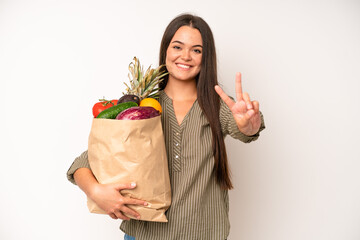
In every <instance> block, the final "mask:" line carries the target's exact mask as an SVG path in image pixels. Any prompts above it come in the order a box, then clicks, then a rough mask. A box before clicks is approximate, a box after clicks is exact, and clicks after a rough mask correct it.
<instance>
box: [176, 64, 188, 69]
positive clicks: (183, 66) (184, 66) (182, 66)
mask: <svg viewBox="0 0 360 240" xmlns="http://www.w3.org/2000/svg"><path fill="white" fill-rule="evenodd" d="M177 65H178V66H179V67H181V68H186V69H188V68H190V66H186V65H182V64H177Z"/></svg>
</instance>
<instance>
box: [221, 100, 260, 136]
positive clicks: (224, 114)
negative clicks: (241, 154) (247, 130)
mask: <svg viewBox="0 0 360 240" xmlns="http://www.w3.org/2000/svg"><path fill="white" fill-rule="evenodd" d="M260 116H261V126H260V129H259V131H258V132H257V133H256V134H254V135H252V136H247V135H245V134H243V133H242V132H240V130H239V128H238V127H237V125H236V122H235V119H234V117H233V115H232V113H231V111H230V109H229V107H228V106H227V105H226V104H225V102H224V101H223V100H221V99H220V124H221V128H222V132H223V134H224V137H225V136H226V135H230V136H231V137H233V138H235V139H238V140H240V141H242V142H244V143H249V142H252V141H255V140H256V139H258V138H259V136H260V132H261V131H262V130H264V129H265V123H264V116H263V114H262V113H261V112H260Z"/></svg>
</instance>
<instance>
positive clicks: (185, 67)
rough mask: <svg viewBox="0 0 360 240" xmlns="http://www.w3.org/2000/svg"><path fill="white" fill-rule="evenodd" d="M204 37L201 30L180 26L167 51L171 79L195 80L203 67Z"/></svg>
mask: <svg viewBox="0 0 360 240" xmlns="http://www.w3.org/2000/svg"><path fill="white" fill-rule="evenodd" d="M202 45H203V43H202V38H201V34H200V32H199V30H197V29H196V28H192V27H189V26H182V27H180V28H179V29H178V30H177V31H176V33H175V34H174V36H173V38H172V39H171V41H170V45H169V47H168V49H167V51H166V68H167V70H168V72H169V81H174V80H175V81H195V77H196V76H197V75H198V74H199V72H200V69H201V58H202V51H203V49H202Z"/></svg>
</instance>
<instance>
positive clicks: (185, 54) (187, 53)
mask: <svg viewBox="0 0 360 240" xmlns="http://www.w3.org/2000/svg"><path fill="white" fill-rule="evenodd" d="M181 58H182V59H183V60H185V61H190V60H191V54H190V50H187V49H184V50H183V51H182V53H181Z"/></svg>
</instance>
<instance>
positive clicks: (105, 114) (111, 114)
mask: <svg viewBox="0 0 360 240" xmlns="http://www.w3.org/2000/svg"><path fill="white" fill-rule="evenodd" d="M135 106H138V105H137V103H136V102H124V103H119V104H117V105H115V106H112V107H110V108H107V109H105V110H104V111H102V112H101V113H99V115H97V117H96V118H107V119H115V118H116V116H117V115H118V114H119V113H121V112H122V111H124V110H125V109H128V108H131V107H135Z"/></svg>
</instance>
